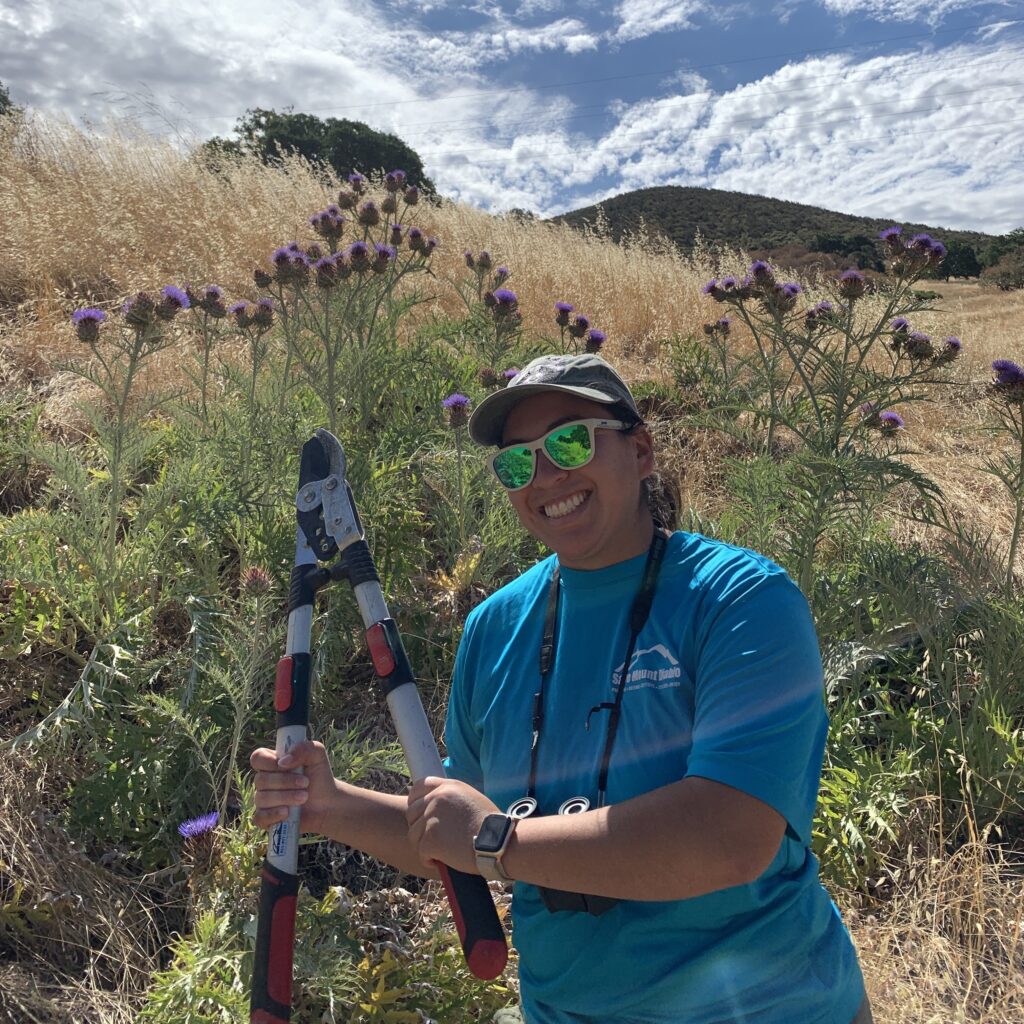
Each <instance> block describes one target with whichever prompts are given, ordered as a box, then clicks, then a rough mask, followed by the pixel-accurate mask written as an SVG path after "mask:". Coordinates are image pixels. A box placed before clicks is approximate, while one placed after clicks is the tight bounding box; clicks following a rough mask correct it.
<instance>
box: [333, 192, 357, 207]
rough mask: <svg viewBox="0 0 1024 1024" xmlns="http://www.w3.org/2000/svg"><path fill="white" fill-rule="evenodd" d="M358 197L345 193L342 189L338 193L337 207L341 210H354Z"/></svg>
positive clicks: (351, 193)
mask: <svg viewBox="0 0 1024 1024" xmlns="http://www.w3.org/2000/svg"><path fill="white" fill-rule="evenodd" d="M358 202H359V197H358V196H357V195H356V194H355V193H354V192H346V191H345V190H344V189H342V190H341V191H340V192H339V193H338V206H339V208H340V209H342V210H354V209H355V208H356V203H358Z"/></svg>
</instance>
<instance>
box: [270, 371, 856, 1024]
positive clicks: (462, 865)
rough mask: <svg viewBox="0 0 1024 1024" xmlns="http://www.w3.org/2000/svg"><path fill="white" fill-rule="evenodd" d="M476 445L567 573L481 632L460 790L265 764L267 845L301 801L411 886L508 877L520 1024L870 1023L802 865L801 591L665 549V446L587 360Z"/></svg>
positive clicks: (522, 596) (511, 406)
mask: <svg viewBox="0 0 1024 1024" xmlns="http://www.w3.org/2000/svg"><path fill="white" fill-rule="evenodd" d="M470 433H471V435H472V436H473V438H474V439H475V440H476V441H478V442H479V443H481V444H484V445H496V446H497V447H498V451H497V453H496V454H495V455H494V456H493V457H492V460H491V462H492V466H493V467H494V470H495V472H496V474H497V476H498V479H499V480H500V481H501V483H502V484H503V485H504V486H505V487H506V488H507V489H508V493H509V500H510V501H511V502H512V504H513V506H514V508H515V510H516V512H517V514H518V515H519V518H520V521H521V522H522V524H523V526H524V527H525V528H526V529H527V530H528V531H529V532H530V533H531V534H533V535H534V536H535V537H537V538H538V539H539V540H541V541H542V542H543V543H545V544H546V545H548V546H549V547H550V548H551V549H552V550H553V552H554V555H553V556H552V557H551V558H548V559H546V560H545V561H543V562H541V563H539V564H538V565H536V566H534V567H533V568H532V569H530V570H528V571H527V572H526V573H524V574H523V575H522V576H521V577H519V578H518V579H516V580H514V581H513V582H512V583H510V584H508V585H507V586H505V587H503V588H502V589H501V590H499V591H498V592H496V593H495V594H493V595H492V596H491V597H490V598H488V599H487V600H486V601H484V602H483V603H482V604H481V605H479V606H478V607H477V608H475V609H474V610H473V611H472V612H471V613H470V615H469V618H468V619H467V622H466V628H465V631H464V634H463V638H462V641H461V643H460V646H459V651H458V655H457V659H456V667H455V675H454V678H453V682H452V693H451V699H450V702H449V708H448V717H447V723H446V727H445V740H446V745H447V751H448V760H447V767H448V770H449V773H450V776H451V777H450V778H448V779H433V778H428V779H424V780H422V781H420V782H419V783H417V784H416V785H414V786H413V787H412V790H411V791H410V794H409V796H408V798H404V797H400V796H391V795H385V794H377V793H372V792H370V791H367V790H363V789H358V788H356V787H353V786H349V785H347V784H346V783H344V782H339V781H337V780H335V779H334V778H333V776H332V774H331V771H330V768H329V765H328V763H327V759H326V755H325V754H324V751H323V748H322V747H321V746H319V745H318V744H312V743H311V744H306V745H304V746H303V747H302V748H297V750H296V751H295V753H294V755H293V757H292V758H290V759H282V761H281V763H280V764H277V762H276V758H275V756H274V754H273V752H272V751H269V750H259V751H256V753H254V755H253V758H252V764H253V767H254V768H255V769H257V772H258V775H257V798H256V806H257V814H256V818H255V820H256V822H257V824H259V825H261V826H263V827H270V826H272V825H274V824H276V823H277V822H278V821H280V820H282V818H283V817H284V816H285V815H286V813H287V808H288V806H290V805H294V804H295V803H301V804H302V805H303V817H302V822H303V828H304V829H308V830H311V831H318V832H322V833H324V834H326V835H328V836H331V837H332V838H335V839H338V840H340V841H342V842H345V843H347V844H349V845H352V846H355V847H357V848H359V849H362V850H365V851H366V852H368V853H371V854H373V855H375V856H378V857H381V858H382V859H384V860H386V861H388V862H389V863H391V864H394V865H395V866H397V867H399V868H401V869H402V870H405V871H412V872H415V873H418V874H421V875H432V873H433V872H432V871H431V870H430V869H429V867H428V866H429V865H430V864H431V862H432V861H435V860H438V861H442V862H444V863H446V864H449V865H451V866H452V867H455V868H458V869H460V870H462V871H467V872H474V871H475V872H478V873H481V874H483V875H484V876H485V877H487V878H504V879H509V880H514V881H515V882H516V885H515V896H514V900H513V938H514V941H515V944H516V947H517V949H518V950H519V957H520V981H521V992H522V1002H523V1012H524V1015H525V1018H526V1020H527V1022H529V1024H570V1022H572V1024H590V1022H593V1024H597V1022H622V1024H627V1022H629V1024H640V1022H644V1024H656V1022H657V1024H668V1022H673V1024H674V1022H682V1021H686V1022H689V1024H727V1022H729V1024H732V1022H739V1021H758V1022H761V1024H793V1022H801V1024H850V1022H856V1024H862V1022H865V1021H870V1019H871V1018H870V1011H869V1010H868V1008H867V1002H866V999H865V995H864V986H863V981H862V978H861V974H860V969H859V967H858V964H857V957H856V953H855V951H854V948H853V945H852V943H851V941H850V938H849V936H848V934H847V932H846V930H845V928H844V927H843V925H842V922H841V921H840V919H839V916H838V912H837V911H836V909H835V906H834V905H833V903H832V901H831V900H830V899H829V897H828V895H827V893H826V892H825V890H824V889H823V888H822V886H821V885H820V883H819V881H818V878H817V862H816V861H815V859H814V857H813V855H812V854H811V852H810V830H811V818H812V815H813V811H814V804H815V800H816V797H817V788H818V779H819V773H820V766H821V758H822V753H823V749H824V741H825V734H826V729H827V722H826V716H825V710H824V704H823V693H822V673H821V663H820V659H819V655H818V648H817V640H816V637H815V633H814V626H813V623H812V621H811V617H810V614H809V611H808V609H807V605H806V602H805V601H804V599H803V597H802V595H801V594H800V592H799V591H798V590H797V588H796V587H795V586H794V585H793V584H792V582H791V581H790V580H789V579H788V577H787V576H786V575H785V573H784V572H783V571H782V570H781V569H779V568H778V567H777V566H775V565H773V564H772V563H771V562H769V561H767V560H766V559H764V558H762V557H761V556H759V555H756V554H754V553H752V552H749V551H744V550H741V549H738V548H734V547H731V546H729V545H726V544H721V543H718V542H714V541H710V540H708V539H706V538H704V537H700V536H699V535H693V534H685V533H679V532H677V533H673V534H668V533H667V532H666V531H665V530H663V529H662V528H661V525H660V524H659V523H657V522H656V521H655V518H654V516H653V515H652V513H651V511H650V509H649V507H648V503H647V500H646V497H647V490H648V484H647V481H648V478H649V477H650V476H651V474H652V472H653V471H654V454H653V450H652V445H651V437H650V434H649V432H648V430H647V428H646V427H645V426H644V425H643V423H642V421H641V417H640V415H639V413H638V411H637V408H636V404H635V402H634V400H633V397H632V395H631V394H630V392H629V389H628V388H627V387H626V385H625V383H624V382H623V381H622V380H621V378H620V377H619V376H618V374H616V373H615V371H614V370H613V369H612V368H611V367H610V366H609V365H608V364H607V363H606V362H604V361H603V360H602V359H600V358H599V357H597V356H591V355H584V356H543V357H541V358H540V359H537V360H534V361H533V362H532V363H530V364H529V365H528V366H527V367H526V368H525V369H524V370H523V371H522V372H521V373H520V374H519V375H518V376H516V377H515V378H513V380H512V381H511V382H510V383H509V385H508V386H507V387H506V388H505V389H504V390H503V391H500V392H496V393H494V394H493V395H491V396H489V397H488V398H487V399H486V400H485V401H484V402H483V403H481V405H480V406H479V407H478V408H477V410H476V411H475V413H474V414H473V417H472V418H471V420H470ZM286 762H287V763H286ZM295 765H302V766H303V767H304V768H305V771H306V775H305V777H301V776H296V775H293V774H289V773H285V772H282V771H280V770H278V769H286V768H291V767H294V766H295Z"/></svg>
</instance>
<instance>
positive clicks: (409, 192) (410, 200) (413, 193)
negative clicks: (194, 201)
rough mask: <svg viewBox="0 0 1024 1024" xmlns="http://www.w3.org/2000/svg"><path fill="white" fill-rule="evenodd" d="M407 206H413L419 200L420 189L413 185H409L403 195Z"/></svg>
mask: <svg viewBox="0 0 1024 1024" xmlns="http://www.w3.org/2000/svg"><path fill="white" fill-rule="evenodd" d="M403 198H404V199H405V202H406V205H407V206H415V205H416V204H417V203H418V202H419V201H420V190H419V189H418V188H417V187H416V186H415V185H410V186H409V187H408V188H407V189H406V190H405V193H404V195H403Z"/></svg>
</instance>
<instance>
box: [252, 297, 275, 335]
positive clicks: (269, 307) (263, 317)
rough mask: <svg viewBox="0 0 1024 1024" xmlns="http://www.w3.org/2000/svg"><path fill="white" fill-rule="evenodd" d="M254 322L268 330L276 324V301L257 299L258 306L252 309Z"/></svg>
mask: <svg viewBox="0 0 1024 1024" xmlns="http://www.w3.org/2000/svg"><path fill="white" fill-rule="evenodd" d="M252 322H253V323H254V324H255V325H256V326H257V327H260V328H262V329H263V330H266V329H267V328H268V327H270V325H271V324H273V322H274V300H273V299H269V298H263V299H257V300H256V305H255V306H253V308H252Z"/></svg>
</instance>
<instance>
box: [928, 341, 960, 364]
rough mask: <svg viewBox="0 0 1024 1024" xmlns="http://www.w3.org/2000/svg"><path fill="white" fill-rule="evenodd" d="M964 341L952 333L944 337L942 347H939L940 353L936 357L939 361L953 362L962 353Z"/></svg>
mask: <svg viewBox="0 0 1024 1024" xmlns="http://www.w3.org/2000/svg"><path fill="white" fill-rule="evenodd" d="M963 348H964V343H963V342H962V341H961V340H960V339H959V338H956V337H953V336H952V335H950V336H949V337H948V338H943V339H942V348H940V349H939V354H938V355H937V356H936V357H935V361H936V362H937V363H943V364H944V363H951V362H953V360H954V359H956V358H958V357H959V355H960V353H961V352H962V351H963Z"/></svg>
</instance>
